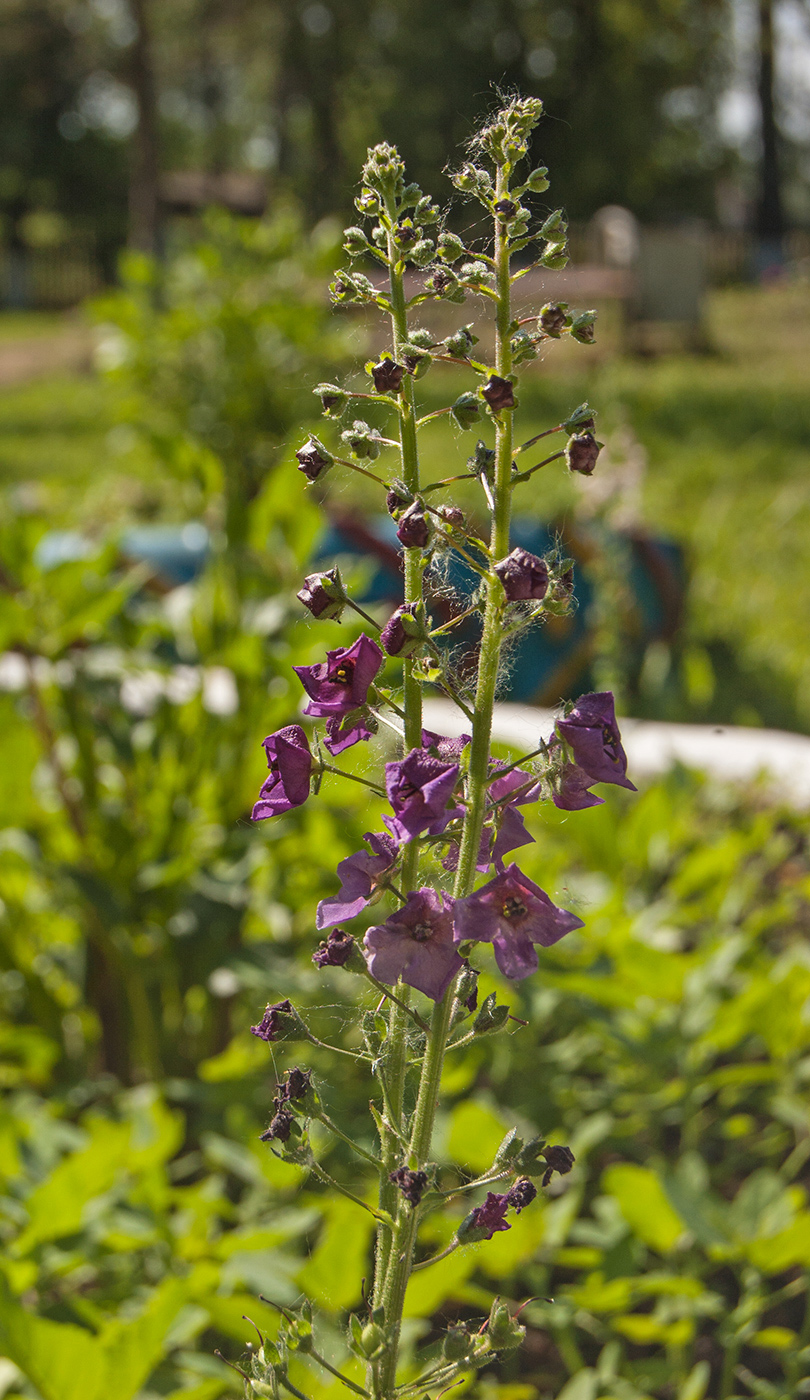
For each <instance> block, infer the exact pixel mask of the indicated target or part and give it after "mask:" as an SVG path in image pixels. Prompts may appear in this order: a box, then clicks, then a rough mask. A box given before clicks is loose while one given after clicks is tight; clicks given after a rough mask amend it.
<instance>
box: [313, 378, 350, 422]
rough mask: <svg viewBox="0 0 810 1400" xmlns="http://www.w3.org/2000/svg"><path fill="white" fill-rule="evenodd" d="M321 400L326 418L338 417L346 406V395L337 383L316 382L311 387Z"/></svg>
mask: <svg viewBox="0 0 810 1400" xmlns="http://www.w3.org/2000/svg"><path fill="white" fill-rule="evenodd" d="M312 392H313V394H317V395H318V398H319V399H320V401H321V408H322V409H323V411H324V413H325V414H326V416H327V418H339V417H340V415H341V413H342V412H343V410H344V408H345V407H346V402H347V395H346V393H345V392H344V390H343V389H341V388H340V386H339V385H337V384H318V385H316V387H315V388H314V389H313V391H312Z"/></svg>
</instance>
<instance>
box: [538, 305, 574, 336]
mask: <svg viewBox="0 0 810 1400" xmlns="http://www.w3.org/2000/svg"><path fill="white" fill-rule="evenodd" d="M570 324H571V317H570V316H569V315H568V306H567V304H566V303H565V302H560V303H557V302H553V301H550V302H548V303H547V304H546V305H545V306H544V307H543V309H542V311H541V312H540V315H539V316H538V318H537V329H538V330H539V331H542V332H543V334H544V335H548V336H551V337H552V338H553V339H554V340H559V338H560V335H561V334H562V332H563V331H564V330H565V328H566V327H567V326H570Z"/></svg>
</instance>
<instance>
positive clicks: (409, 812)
mask: <svg viewBox="0 0 810 1400" xmlns="http://www.w3.org/2000/svg"><path fill="white" fill-rule="evenodd" d="M458 774H459V767H458V764H457V763H443V762H442V760H441V759H440V758H434V757H433V755H432V754H429V753H426V752H425V750H424V749H411V752H410V753H409V754H408V756H407V758H404V759H402V760H401V762H398V763H386V765H385V788H386V791H387V793H388V800H389V802H390V803H391V806H392V807H393V809H394V815H393V817H385V818H383V820H384V821H385V823H386V825H387V826H388V828H389V830H391V831H392V832H393V833H394V835H395V836H396V837H397V839H398V840H399V841H412V840H413V838H414V837H415V836H419V834H420V833H421V832H423V831H427V832H428V833H429V834H430V835H431V836H439V835H440V834H441V833H442V832H443V831H444V829H445V827H446V826H447V823H448V822H449V821H450V819H451V818H452V817H454V816H457V815H459V814H460V811H461V809H460V808H459V807H455V808H452V809H451V810H448V807H447V804H448V802H449V801H450V799H451V797H452V795H453V789H454V788H455V786H456V782H457V780H458Z"/></svg>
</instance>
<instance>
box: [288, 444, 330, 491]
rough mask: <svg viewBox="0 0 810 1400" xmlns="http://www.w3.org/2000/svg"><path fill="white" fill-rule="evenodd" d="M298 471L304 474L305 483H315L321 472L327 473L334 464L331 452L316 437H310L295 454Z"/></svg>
mask: <svg viewBox="0 0 810 1400" xmlns="http://www.w3.org/2000/svg"><path fill="white" fill-rule="evenodd" d="M295 456H296V458H297V461H298V470H299V471H301V472H303V473H304V476H305V477H306V478H307V481H317V480H318V477H319V476H321V475H322V473H323V472H325V471H328V470H329V468H330V467H331V465H332V463H333V462H334V460H335V459H334V457H333V456H332V454H331V452H327V450H326V448H325V447H324V445H323V443H322V442H320V441H319V439H318V438H316V437H310V438H309V440H308V441H307V442H305V443H304V446H303V447H299V449H298V451H297V452H296V454H295Z"/></svg>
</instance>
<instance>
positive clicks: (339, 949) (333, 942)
mask: <svg viewBox="0 0 810 1400" xmlns="http://www.w3.org/2000/svg"><path fill="white" fill-rule="evenodd" d="M343 863H344V864H345V862H343ZM322 908H323V905H320V906H319V909H318V913H319V915H320V910H321V909H322ZM320 927H321V928H326V927H327V925H326V923H323V924H321V925H320ZM354 946H355V943H354V939H353V938H352V936H351V934H350V933H347V932H346V930H345V929H342V928H333V929H332V932H331V933H330V935H329V937H328V938H327V939H326V941H325V942H324V943H321V944H320V946H319V947H318V948H316V949H315V952H314V953H313V954H312V961H313V962H314V964H315V966H316V967H345V966H346V963H347V962H348V961H349V958H350V957H351V955H352V950H353V949H354Z"/></svg>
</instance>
